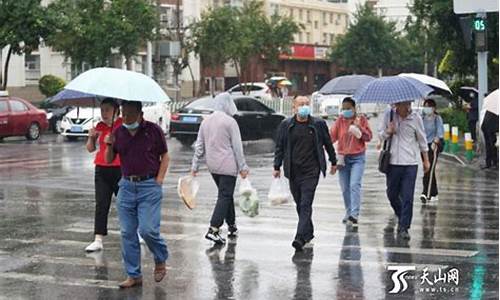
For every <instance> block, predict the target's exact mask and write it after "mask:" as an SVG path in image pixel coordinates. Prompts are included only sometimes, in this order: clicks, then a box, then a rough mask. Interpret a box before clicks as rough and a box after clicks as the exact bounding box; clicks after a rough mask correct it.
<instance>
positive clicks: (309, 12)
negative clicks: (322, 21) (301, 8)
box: [306, 10, 311, 23]
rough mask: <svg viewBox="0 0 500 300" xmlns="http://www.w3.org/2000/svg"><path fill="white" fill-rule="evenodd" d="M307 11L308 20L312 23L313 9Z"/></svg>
mask: <svg viewBox="0 0 500 300" xmlns="http://www.w3.org/2000/svg"><path fill="white" fill-rule="evenodd" d="M306 13H307V22H308V23H311V11H310V10H308V11H307V12H306Z"/></svg>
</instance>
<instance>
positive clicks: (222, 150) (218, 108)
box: [191, 93, 248, 176]
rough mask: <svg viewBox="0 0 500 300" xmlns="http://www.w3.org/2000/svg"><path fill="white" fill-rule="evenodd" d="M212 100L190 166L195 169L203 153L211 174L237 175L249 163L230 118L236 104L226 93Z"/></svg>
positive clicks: (238, 132) (233, 121)
mask: <svg viewBox="0 0 500 300" xmlns="http://www.w3.org/2000/svg"><path fill="white" fill-rule="evenodd" d="M214 102H215V103H214V112H213V113H212V114H211V115H209V116H208V117H206V118H205V119H204V120H203V122H202V123H201V125H200V130H199V131H198V138H197V140H196V143H195V145H194V148H195V152H194V157H193V162H192V166H191V169H192V170H193V171H196V172H197V171H198V169H199V165H200V161H201V159H202V158H203V156H205V157H206V162H207V166H208V170H209V171H210V173H212V174H219V175H230V176H237V175H238V173H239V172H240V171H243V170H248V166H247V164H246V162H245V156H244V154H243V145H242V142H241V134H240V129H239V127H238V123H236V120H235V119H234V118H233V117H232V116H233V115H234V114H236V112H237V109H236V105H235V104H234V101H233V100H232V99H231V96H230V95H229V94H228V93H221V94H219V95H217V96H216V97H215V98H214Z"/></svg>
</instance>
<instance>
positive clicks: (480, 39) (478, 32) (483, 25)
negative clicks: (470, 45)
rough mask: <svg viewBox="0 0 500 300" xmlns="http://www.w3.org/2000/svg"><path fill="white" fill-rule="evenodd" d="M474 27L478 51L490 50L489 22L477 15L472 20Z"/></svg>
mask: <svg viewBox="0 0 500 300" xmlns="http://www.w3.org/2000/svg"><path fill="white" fill-rule="evenodd" d="M472 29H473V31H474V42H475V44H476V51H477V52H482V51H486V50H488V38H487V34H486V32H487V29H488V26H487V22H486V18H482V17H476V18H474V21H473V22H472Z"/></svg>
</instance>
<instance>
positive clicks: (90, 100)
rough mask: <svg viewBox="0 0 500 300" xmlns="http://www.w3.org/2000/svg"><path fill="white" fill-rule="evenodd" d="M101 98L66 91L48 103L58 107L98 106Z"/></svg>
mask: <svg viewBox="0 0 500 300" xmlns="http://www.w3.org/2000/svg"><path fill="white" fill-rule="evenodd" d="M99 101H100V97H98V96H96V95H92V94H87V93H82V92H78V91H74V90H68V89H64V90H62V91H60V92H59V93H57V94H56V95H54V96H53V97H52V98H50V100H48V101H47V102H48V103H51V104H55V105H58V106H82V107H83V106H90V107H93V106H96V105H97V104H98V103H99Z"/></svg>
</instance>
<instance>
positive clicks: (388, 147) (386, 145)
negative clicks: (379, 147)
mask: <svg viewBox="0 0 500 300" xmlns="http://www.w3.org/2000/svg"><path fill="white" fill-rule="evenodd" d="M393 114H394V111H393V110H392V109H391V114H390V117H389V123H390V122H392V120H393V119H394V115H393ZM391 144H392V135H391V136H390V137H389V138H388V139H386V140H385V141H384V147H383V149H384V150H385V151H390V150H391Z"/></svg>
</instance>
